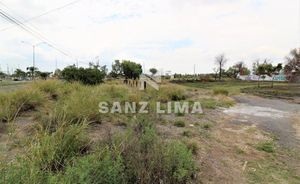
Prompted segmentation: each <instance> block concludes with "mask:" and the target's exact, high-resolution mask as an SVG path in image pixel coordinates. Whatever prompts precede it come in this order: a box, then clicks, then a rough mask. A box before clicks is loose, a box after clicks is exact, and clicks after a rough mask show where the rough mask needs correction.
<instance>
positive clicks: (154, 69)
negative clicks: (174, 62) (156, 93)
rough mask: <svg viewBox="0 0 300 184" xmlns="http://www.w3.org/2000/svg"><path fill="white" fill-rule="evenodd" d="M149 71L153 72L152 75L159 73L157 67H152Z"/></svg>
mask: <svg viewBox="0 0 300 184" xmlns="http://www.w3.org/2000/svg"><path fill="white" fill-rule="evenodd" d="M149 71H150V72H151V73H152V76H153V75H155V74H156V73H157V69H156V68H150V70H149Z"/></svg>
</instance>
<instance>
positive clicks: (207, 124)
mask: <svg viewBox="0 0 300 184" xmlns="http://www.w3.org/2000/svg"><path fill="white" fill-rule="evenodd" d="M211 127H212V124H211V123H202V124H201V128H203V129H206V130H208V129H210V128H211Z"/></svg>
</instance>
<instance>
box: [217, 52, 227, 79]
mask: <svg viewBox="0 0 300 184" xmlns="http://www.w3.org/2000/svg"><path fill="white" fill-rule="evenodd" d="M226 62H227V59H226V57H225V54H220V55H218V56H217V57H216V58H215V63H216V65H218V68H219V80H221V79H222V70H223V67H224V65H225V64H226Z"/></svg>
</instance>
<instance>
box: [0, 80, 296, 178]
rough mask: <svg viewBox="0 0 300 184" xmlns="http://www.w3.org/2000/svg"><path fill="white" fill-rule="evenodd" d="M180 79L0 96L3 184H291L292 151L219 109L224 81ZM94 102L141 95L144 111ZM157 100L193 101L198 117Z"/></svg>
mask: <svg viewBox="0 0 300 184" xmlns="http://www.w3.org/2000/svg"><path fill="white" fill-rule="evenodd" d="M185 85H187V86H189V87H185V86H182V85H175V84H169V83H166V84H164V85H162V86H161V89H160V91H155V90H152V89H147V91H139V90H138V89H136V88H131V87H129V86H126V85H123V84H120V83H118V82H115V81H112V82H109V83H106V84H102V85H97V86H84V85H82V84H79V83H64V82H61V81H39V82H36V83H32V84H28V85H26V86H25V87H24V88H22V89H20V90H16V91H14V92H10V93H0V120H1V122H0V125H1V126H0V156H1V157H0V158H1V159H0V161H1V166H0V167H1V171H2V172H1V173H0V178H2V179H3V180H2V181H4V182H7V183H299V182H300V178H299V171H300V168H299V165H300V160H299V155H298V154H296V153H297V150H293V149H291V150H290V149H286V148H284V147H282V146H281V145H280V144H278V141H277V139H278V138H277V137H276V136H275V135H274V134H272V133H270V132H266V131H263V130H261V129H260V128H259V127H256V126H255V124H244V123H240V124H239V123H236V122H233V121H232V118H233V116H232V115H230V114H226V113H224V109H227V108H230V107H232V106H233V105H235V104H236V103H238V102H236V101H235V100H234V99H233V98H231V97H228V96H227V93H226V90H224V89H223V90H219V88H224V86H228V87H229V86H230V85H229V84H220V85H219V86H218V85H215V86H208V87H204V88H205V89H202V87H200V86H191V85H190V84H185ZM193 85H203V84H193ZM247 85H255V84H247ZM238 86H239V87H238ZM240 86H246V84H242V83H238V84H236V86H233V87H229V88H228V89H229V94H234V93H236V92H238V89H239V88H240ZM195 87H196V88H195ZM214 89H218V90H217V91H214ZM101 101H105V102H108V104H109V105H110V107H111V106H112V102H114V101H117V102H121V104H124V103H125V102H126V101H127V102H139V101H148V102H149V104H150V105H149V108H148V110H149V113H148V114H124V113H117V114H110V113H108V114H100V113H99V107H98V104H99V102H101ZM157 101H159V102H161V103H162V108H166V106H167V102H168V101H173V102H183V101H189V102H197V101H200V102H201V104H202V107H203V110H204V114H184V113H177V114H175V113H170V114H159V115H158V114H156V113H155V111H154V109H155V102H157ZM16 158H18V159H16Z"/></svg>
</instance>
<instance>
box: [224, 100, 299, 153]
mask: <svg viewBox="0 0 300 184" xmlns="http://www.w3.org/2000/svg"><path fill="white" fill-rule="evenodd" d="M233 98H234V99H235V100H236V101H237V104H236V105H235V106H234V107H231V108H229V109H225V110H224V111H223V112H224V113H225V114H227V115H229V116H232V117H234V118H232V119H233V120H232V121H233V122H232V123H244V124H255V125H256V126H257V127H258V128H261V129H263V130H265V131H267V132H271V133H273V134H274V135H276V137H277V138H278V139H279V140H278V141H279V143H280V144H281V145H282V146H284V147H288V148H297V149H300V104H292V103H289V102H286V101H283V100H277V99H266V98H261V97H257V96H248V95H240V96H234V97H233Z"/></svg>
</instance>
